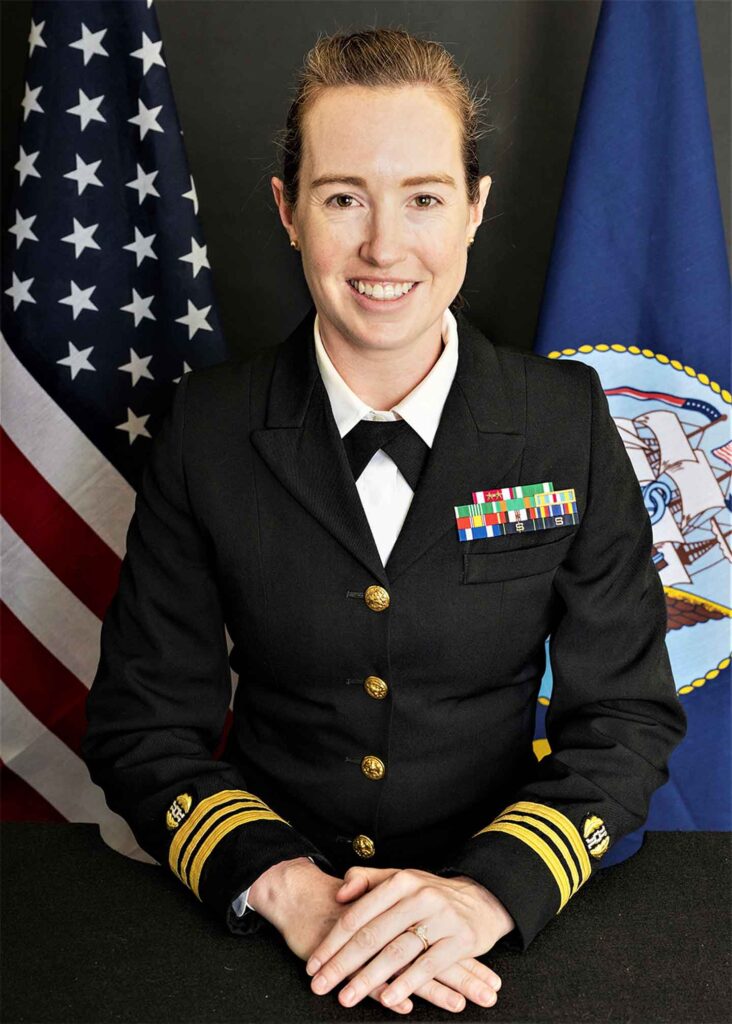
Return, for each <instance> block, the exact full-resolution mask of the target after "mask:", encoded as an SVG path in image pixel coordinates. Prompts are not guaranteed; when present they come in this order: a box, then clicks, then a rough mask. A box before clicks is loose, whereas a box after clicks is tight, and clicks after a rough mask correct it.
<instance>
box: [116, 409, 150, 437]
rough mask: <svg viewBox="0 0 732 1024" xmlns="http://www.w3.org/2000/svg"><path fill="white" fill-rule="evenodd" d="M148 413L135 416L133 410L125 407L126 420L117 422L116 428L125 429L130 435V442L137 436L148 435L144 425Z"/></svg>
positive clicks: (147, 418)
mask: <svg viewBox="0 0 732 1024" xmlns="http://www.w3.org/2000/svg"><path fill="white" fill-rule="evenodd" d="M149 418H150V416H149V414H148V415H147V416H135V414H134V412H133V411H132V409H130V407H129V406H128V407H127V422H126V423H118V424H117V430H126V431H127V432H128V434H129V435H130V444H132V442H133V441H135V440H136V439H137V438H138V437H150V434H149V433H148V431H147V428H146V427H145V423H146V422H147V421H148V420H149Z"/></svg>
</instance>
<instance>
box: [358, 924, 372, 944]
mask: <svg viewBox="0 0 732 1024" xmlns="http://www.w3.org/2000/svg"><path fill="white" fill-rule="evenodd" d="M355 941H356V945H357V946H359V948H361V949H375V947H376V931H375V929H374V928H371V927H369V926H368V925H364V927H363V928H359V930H358V931H357V932H356V935H355Z"/></svg>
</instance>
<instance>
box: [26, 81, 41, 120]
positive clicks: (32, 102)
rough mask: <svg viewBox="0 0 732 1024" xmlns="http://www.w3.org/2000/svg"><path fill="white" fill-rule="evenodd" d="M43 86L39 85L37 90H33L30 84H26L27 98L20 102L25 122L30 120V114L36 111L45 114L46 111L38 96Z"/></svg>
mask: <svg viewBox="0 0 732 1024" xmlns="http://www.w3.org/2000/svg"><path fill="white" fill-rule="evenodd" d="M42 88H43V86H42V85H39V86H38V88H37V89H31V88H30V86H29V85H28V83H27V82H26V83H25V96H24V97H23V99H22V100H21V101H20V105H21V107H22V108H23V120H24V121H27V120H28V114H32V113H33V111H36V113H38V114H43V113H45V111H44V110H43V107H42V106H41V105H40V103H39V102H38V98H37V97H38V94H39V93H40V91H41V89H42Z"/></svg>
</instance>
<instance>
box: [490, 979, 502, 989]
mask: <svg viewBox="0 0 732 1024" xmlns="http://www.w3.org/2000/svg"><path fill="white" fill-rule="evenodd" d="M490 984H491V985H492V986H493V988H494V989H495V990H496V992H497V991H498V989H499V988H500V987H501V979H500V978H491V980H490Z"/></svg>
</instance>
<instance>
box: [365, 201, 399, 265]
mask: <svg viewBox="0 0 732 1024" xmlns="http://www.w3.org/2000/svg"><path fill="white" fill-rule="evenodd" d="M406 243H407V229H406V227H405V225H404V224H402V222H401V220H400V218H399V215H398V213H396V212H395V211H394V210H392V209H387V208H382V209H380V210H376V211H374V213H373V214H372V215H371V216H370V217H369V218H368V221H367V227H366V229H365V237H364V239H363V241H362V243H361V256H362V257H363V259H364V260H366V261H367V262H368V263H371V264H376V265H378V266H380V267H393V266H394V265H395V264H398V263H400V262H402V261H403V260H404V259H405V258H406Z"/></svg>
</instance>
